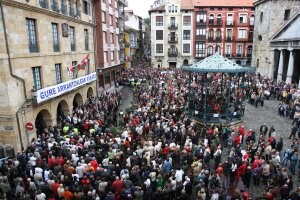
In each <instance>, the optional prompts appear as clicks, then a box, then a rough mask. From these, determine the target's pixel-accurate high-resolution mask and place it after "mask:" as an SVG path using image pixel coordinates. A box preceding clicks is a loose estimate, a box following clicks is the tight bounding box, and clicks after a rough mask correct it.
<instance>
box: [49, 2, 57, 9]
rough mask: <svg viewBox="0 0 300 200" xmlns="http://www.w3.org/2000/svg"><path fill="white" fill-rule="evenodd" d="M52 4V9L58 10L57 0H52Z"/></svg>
mask: <svg viewBox="0 0 300 200" xmlns="http://www.w3.org/2000/svg"><path fill="white" fill-rule="evenodd" d="M50 6H51V9H52V10H53V11H57V10H58V6H57V4H56V2H55V0H51V1H50Z"/></svg>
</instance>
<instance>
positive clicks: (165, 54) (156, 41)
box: [149, 0, 193, 68]
mask: <svg viewBox="0 0 300 200" xmlns="http://www.w3.org/2000/svg"><path fill="white" fill-rule="evenodd" d="M187 3H190V4H187ZM149 13H150V18H151V63H152V66H153V67H156V68H180V67H181V66H182V65H183V64H185V65H187V64H190V62H191V60H192V52H193V49H192V48H193V45H192V42H193V37H192V34H193V5H192V1H183V0H182V1H180V0H169V1H155V2H154V4H153V6H152V7H151V8H150V11H149Z"/></svg>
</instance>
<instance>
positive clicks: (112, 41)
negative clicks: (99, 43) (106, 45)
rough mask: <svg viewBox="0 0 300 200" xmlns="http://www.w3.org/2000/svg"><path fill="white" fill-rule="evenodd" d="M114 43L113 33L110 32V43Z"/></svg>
mask: <svg viewBox="0 0 300 200" xmlns="http://www.w3.org/2000/svg"><path fill="white" fill-rule="evenodd" d="M113 43H114V34H113V33H111V34H110V44H113Z"/></svg>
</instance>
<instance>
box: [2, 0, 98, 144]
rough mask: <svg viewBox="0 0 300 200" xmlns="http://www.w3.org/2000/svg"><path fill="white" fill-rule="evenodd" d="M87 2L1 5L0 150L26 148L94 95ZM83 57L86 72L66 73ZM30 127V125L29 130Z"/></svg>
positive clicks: (34, 0) (10, 1) (11, 0)
mask: <svg viewBox="0 0 300 200" xmlns="http://www.w3.org/2000/svg"><path fill="white" fill-rule="evenodd" d="M92 11H93V3H92V1H91V0H77V1H73V0H70V1H67V0H63V1H58V0H53V1H52V0H2V1H0V12H1V13H0V18H1V20H0V68H1V69H2V73H0V97H1V98H0V145H1V146H3V145H6V144H10V145H13V146H14V148H15V150H21V149H22V148H26V146H27V145H28V144H30V141H31V140H32V139H33V138H36V137H37V130H38V129H40V128H42V127H48V126H51V125H52V126H53V125H56V124H57V123H58V119H57V116H58V114H61V113H62V112H63V113H64V114H65V115H66V114H69V113H70V114H71V113H72V109H73V107H74V106H78V105H81V104H82V103H84V102H85V101H86V99H87V98H88V96H91V95H95V93H96V77H97V76H96V73H95V64H94V63H95V61H94V53H95V52H94V44H93V38H94V35H93V32H94V26H95V25H94V23H93V14H92ZM87 55H88V58H87V59H86V61H87V67H86V70H80V71H79V73H78V75H77V76H75V75H73V76H72V75H70V74H69V73H68V70H67V68H68V67H71V66H76V65H77V64H80V63H81V62H82V61H83V59H84V58H86V57H87ZM31 125H33V126H31Z"/></svg>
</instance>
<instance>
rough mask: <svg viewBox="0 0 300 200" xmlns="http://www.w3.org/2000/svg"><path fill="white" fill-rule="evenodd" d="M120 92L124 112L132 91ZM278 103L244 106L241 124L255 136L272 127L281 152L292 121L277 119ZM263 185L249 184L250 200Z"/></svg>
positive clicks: (240, 184) (261, 190)
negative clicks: (281, 139) (263, 128)
mask: <svg viewBox="0 0 300 200" xmlns="http://www.w3.org/2000/svg"><path fill="white" fill-rule="evenodd" d="M120 92H121V93H122V96H123V101H122V105H121V106H120V111H121V110H122V111H125V109H126V108H129V107H130V103H131V101H132V100H133V94H132V92H133V90H132V88H130V87H127V86H124V87H123V88H122V89H121V90H120ZM278 104H279V102H278V101H277V100H265V103H264V106H263V107H261V106H260V105H259V106H258V107H257V108H256V107H255V106H252V105H250V104H246V110H245V116H244V117H243V121H244V122H243V124H244V125H245V128H246V130H249V129H250V128H251V129H253V130H254V131H255V132H256V133H257V134H259V128H260V126H261V125H263V124H264V123H266V125H267V126H268V127H270V126H271V125H273V126H274V128H275V130H276V133H277V134H279V135H280V137H283V143H284V147H283V151H284V150H285V149H287V148H290V147H291V144H292V140H290V139H288V137H289V135H290V131H291V128H292V125H291V123H292V120H291V119H286V118H282V117H279V115H278V113H277V108H278ZM299 186H300V184H299V182H298V177H297V175H295V176H294V188H296V187H299ZM264 187H265V186H263V184H261V185H260V186H253V185H252V184H251V186H250V188H249V194H250V197H252V199H254V198H255V197H257V196H258V195H261V194H262V192H263V190H264ZM236 188H239V189H241V188H243V186H242V183H241V182H239V183H238V184H237V186H236Z"/></svg>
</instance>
